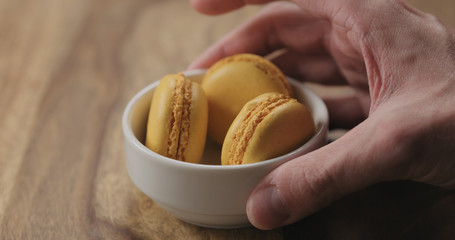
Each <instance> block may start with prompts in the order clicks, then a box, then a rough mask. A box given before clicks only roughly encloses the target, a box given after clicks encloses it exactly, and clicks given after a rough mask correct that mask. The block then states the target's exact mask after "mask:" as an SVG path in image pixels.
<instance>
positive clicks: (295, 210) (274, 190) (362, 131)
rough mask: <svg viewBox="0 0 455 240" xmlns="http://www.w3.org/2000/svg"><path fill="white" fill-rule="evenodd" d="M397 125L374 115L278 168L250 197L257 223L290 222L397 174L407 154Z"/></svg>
mask: <svg viewBox="0 0 455 240" xmlns="http://www.w3.org/2000/svg"><path fill="white" fill-rule="evenodd" d="M389 125H390V126H389ZM394 126H397V124H396V123H395V122H392V121H387V120H386V121H384V122H381V121H377V120H375V119H374V118H371V117H370V118H368V119H367V120H365V121H364V122H362V123H361V124H360V125H358V126H357V127H356V128H354V129H352V130H351V131H349V132H348V133H346V134H345V135H344V136H343V137H341V138H339V139H337V140H336V141H334V142H332V143H330V144H329V145H326V146H325V147H323V148H320V149H318V150H316V151H313V152H311V153H309V154H306V155H304V156H302V157H299V158H297V159H294V160H291V161H289V162H287V163H285V164H283V165H281V166H280V167H278V168H277V169H275V170H274V171H272V172H271V173H270V174H269V175H267V176H266V177H265V178H264V179H263V180H262V181H261V183H259V184H258V186H257V187H256V188H255V189H254V190H253V192H252V194H251V195H250V197H249V199H248V202H247V214H248V218H249V219H250V221H251V223H252V224H253V225H254V226H256V227H258V228H260V229H272V228H276V227H279V226H282V225H287V224H290V223H293V222H295V221H297V220H299V219H301V218H303V217H305V216H308V215H310V214H312V213H314V212H316V211H318V210H320V209H322V208H324V207H326V206H328V205H329V204H331V203H333V202H334V201H336V200H337V199H339V198H341V197H342V196H344V195H347V194H349V193H352V192H354V191H357V190H360V189H362V188H364V187H366V186H368V185H371V184H374V183H377V182H379V181H386V180H392V179H397V178H398V177H399V176H400V174H401V173H402V172H401V171H404V170H403V169H404V168H403V167H402V165H401V164H403V160H402V159H406V158H405V157H404V156H403V154H402V152H403V151H400V148H399V147H397V146H399V144H398V142H399V140H400V138H399V137H395V138H394V137H393V135H391V133H394V131H397V130H398V129H396V128H395V129H392V130H390V131H389V129H390V128H394ZM380 156H381V157H380ZM403 166H404V165H403Z"/></svg>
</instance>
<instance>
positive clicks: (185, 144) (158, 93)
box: [145, 75, 208, 163]
mask: <svg viewBox="0 0 455 240" xmlns="http://www.w3.org/2000/svg"><path fill="white" fill-rule="evenodd" d="M176 77H183V75H180V76H178V75H167V76H165V77H164V78H163V79H162V80H161V81H160V84H159V85H158V87H157V88H156V90H155V92H154V95H153V99H152V103H151V106H150V111H149V118H148V123H147V134H146V143H145V145H146V147H148V148H149V149H151V150H152V151H154V152H156V153H158V154H161V155H163V156H166V157H170V158H174V159H178V160H183V161H186V162H192V163H198V162H200V160H201V157H202V154H203V151H204V146H205V138H206V132H207V119H208V102H207V97H206V96H205V94H204V91H203V90H202V88H201V86H200V85H199V84H197V83H195V82H192V83H191V86H190V89H191V91H190V93H188V92H189V91H186V92H187V93H185V94H190V96H183V95H182V94H181V91H180V92H178V93H176V91H178V90H176V87H177V84H176V80H175V78H176ZM187 84H188V82H187ZM183 98H186V100H185V101H184V99H183ZM188 99H190V100H189V101H188ZM184 102H187V103H186V104H183V103H184ZM188 102H189V103H188ZM175 116H177V117H175ZM169 152H171V153H169Z"/></svg>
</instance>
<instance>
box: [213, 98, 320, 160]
mask: <svg viewBox="0 0 455 240" xmlns="http://www.w3.org/2000/svg"><path fill="white" fill-rule="evenodd" d="M314 132H315V124H314V121H313V117H312V115H311V112H310V111H309V109H308V108H307V107H305V106H304V105H303V104H301V103H300V102H298V101H297V100H296V99H294V98H291V97H289V96H287V95H285V94H280V93H276V92H275V93H274V92H272V93H265V94H262V95H260V96H258V97H256V98H254V99H253V100H251V101H249V102H248V103H247V104H245V106H244V107H243V108H242V110H241V111H240V113H239V114H238V115H237V117H236V118H235V120H234V122H233V123H232V125H231V126H230V128H229V131H228V133H227V135H226V138H225V140H224V144H223V147H222V152H221V163H222V165H238V164H248V163H255V162H260V161H264V160H267V159H271V158H274V157H278V156H280V155H283V154H286V153H288V152H290V151H292V150H294V149H296V148H297V147H299V146H301V145H303V144H304V143H305V142H306V141H308V139H310V138H311V137H312V136H313V135H314Z"/></svg>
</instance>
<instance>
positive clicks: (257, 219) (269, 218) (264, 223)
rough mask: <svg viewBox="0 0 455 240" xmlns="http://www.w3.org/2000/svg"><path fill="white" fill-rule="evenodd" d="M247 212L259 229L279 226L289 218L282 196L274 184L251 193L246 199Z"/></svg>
mask: <svg viewBox="0 0 455 240" xmlns="http://www.w3.org/2000/svg"><path fill="white" fill-rule="evenodd" d="M247 214H248V218H249V220H250V222H251V223H252V224H253V225H254V226H256V227H257V228H260V229H272V228H276V227H279V226H281V225H282V224H283V223H284V222H285V221H286V220H287V219H288V218H289V212H288V211H286V208H285V206H284V204H283V200H282V196H281V194H280V192H279V190H278V189H277V188H276V187H275V186H270V187H267V188H264V189H262V190H259V191H257V192H255V193H253V194H252V195H251V196H250V198H249V199H248V203H247Z"/></svg>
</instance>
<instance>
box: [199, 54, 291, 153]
mask: <svg viewBox="0 0 455 240" xmlns="http://www.w3.org/2000/svg"><path fill="white" fill-rule="evenodd" d="M201 85H202V88H203V89H204V91H205V93H206V94H207V98H208V101H209V108H210V111H209V123H208V133H209V135H210V136H211V137H212V138H213V139H214V140H215V141H216V142H217V143H219V144H220V145H221V144H222V143H223V141H224V137H225V136H226V133H227V131H228V129H229V126H230V125H231V123H232V121H233V120H234V119H235V117H236V116H237V114H238V113H239V112H240V110H241V109H242V107H243V106H244V105H245V103H247V102H248V101H250V100H251V99H253V98H255V97H257V96H258V95H261V94H263V93H267V92H278V93H283V94H285V95H288V96H292V95H293V94H292V88H291V85H290V84H289V82H288V81H287V78H286V77H285V76H284V74H283V73H282V72H281V71H280V69H279V68H278V67H276V66H275V65H274V64H273V63H272V62H270V61H268V60H267V59H265V58H263V57H261V56H258V55H254V54H246V53H243V54H237V55H233V56H229V57H226V58H224V59H221V60H219V61H218V62H216V63H215V64H213V65H212V66H211V67H210V68H209V69H208V71H207V73H206V74H205V76H204V78H203V80H202V83H201Z"/></svg>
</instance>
